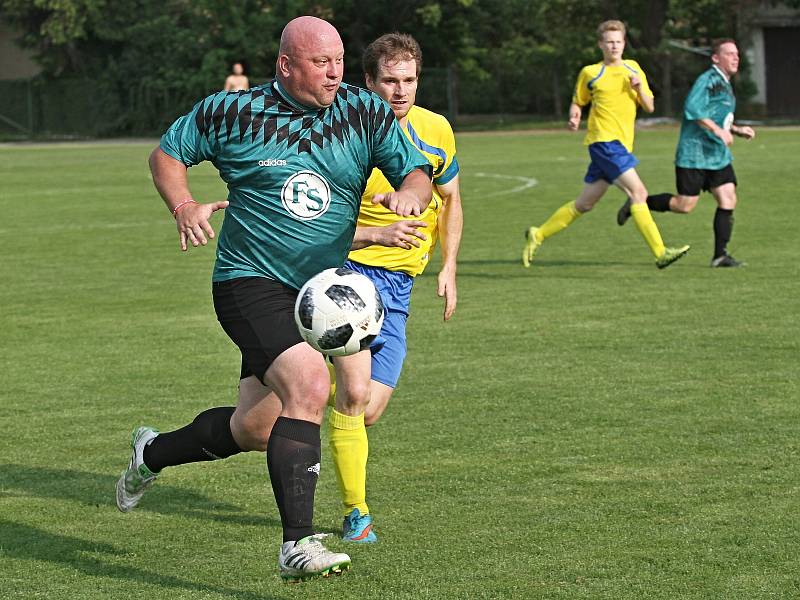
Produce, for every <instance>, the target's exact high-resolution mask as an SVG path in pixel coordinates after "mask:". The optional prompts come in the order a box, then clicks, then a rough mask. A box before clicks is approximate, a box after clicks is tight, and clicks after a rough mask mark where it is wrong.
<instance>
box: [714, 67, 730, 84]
mask: <svg viewBox="0 0 800 600" xmlns="http://www.w3.org/2000/svg"><path fill="white" fill-rule="evenodd" d="M711 67H712V68H714V69H716V70H717V73H719V74H720V75H722V78H723V79H724V80H725V81H727V82H728V83H730V81H731V80H730V78H729V77H728V76H727V75H725V73H724V72H723V71H722V69H720V68H719V67H718V66H717V65H711Z"/></svg>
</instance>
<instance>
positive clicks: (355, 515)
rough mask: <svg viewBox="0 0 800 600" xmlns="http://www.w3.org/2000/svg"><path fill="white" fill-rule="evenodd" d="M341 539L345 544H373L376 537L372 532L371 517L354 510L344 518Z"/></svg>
mask: <svg viewBox="0 0 800 600" xmlns="http://www.w3.org/2000/svg"><path fill="white" fill-rule="evenodd" d="M342 539H343V540H344V541H346V542H357V543H359V544H374V543H375V542H377V541H378V536H377V535H375V532H374V531H372V517H371V516H370V515H362V514H361V512H360V511H359V510H358V509H357V508H354V509H353V510H352V511H351V512H350V514H349V515H347V516H346V517H345V518H344V523H343V524H342Z"/></svg>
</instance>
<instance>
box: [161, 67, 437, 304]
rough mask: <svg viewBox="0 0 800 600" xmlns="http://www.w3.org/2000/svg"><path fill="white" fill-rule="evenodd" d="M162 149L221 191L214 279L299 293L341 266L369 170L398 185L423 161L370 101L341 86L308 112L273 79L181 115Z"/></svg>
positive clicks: (424, 165)
mask: <svg viewBox="0 0 800 600" xmlns="http://www.w3.org/2000/svg"><path fill="white" fill-rule="evenodd" d="M161 149H162V150H163V151H164V152H165V153H167V154H169V155H170V156H172V157H173V158H175V159H177V160H179V161H181V162H182V163H183V164H184V165H186V166H187V167H190V166H192V165H196V164H198V163H200V162H202V161H204V160H209V161H211V162H212V163H213V165H214V166H215V167H216V168H217V170H218V171H219V174H220V177H221V178H222V179H223V180H224V181H225V182H226V183H227V184H228V200H229V202H230V204H229V206H228V208H227V209H226V210H225V219H224V220H223V223H222V229H221V230H220V235H219V240H218V243H217V259H216V263H215V265H214V274H213V280H214V281H225V280H228V279H234V278H237V277H267V278H269V279H273V280H275V281H279V282H281V283H283V284H285V285H287V286H289V287H292V288H295V289H299V288H300V287H302V286H303V284H304V283H305V282H306V281H308V280H309V279H310V278H311V277H313V276H314V275H316V274H317V273H319V272H320V271H322V270H324V269H327V268H330V267H339V266H341V265H342V264H344V261H345V259H346V258H347V254H348V252H349V251H350V245H351V243H352V241H353V235H354V234H355V228H356V217H357V216H358V209H359V205H360V203H361V194H362V193H363V191H364V187H365V186H366V182H367V178H368V177H369V175H370V173H371V172H372V169H373V167H377V168H379V169H380V170H381V171H382V172H383V173H385V174H386V176H387V177H388V178H389V179H390V181H391V182H392V185H393V186H395V187H397V186H399V185H400V184H401V182H402V180H403V178H404V177H405V176H406V175H407V174H408V173H410V172H411V171H413V170H415V169H422V170H424V171H425V172H427V173H428V174H429V175H430V173H431V167H430V163H429V162H428V160H427V159H426V158H425V157H424V156H423V155H422V154H421V153H420V152H419V151H418V150H417V149H416V148H415V147H414V145H413V144H412V143H411V142H409V141H408V138H406V136H405V135H403V131H402V129H401V128H400V126H399V125H398V124H397V120H396V119H395V116H394V113H393V112H392V110H391V108H389V105H388V104H387V103H386V102H384V101H383V100H382V99H381V98H380V97H379V96H378V95H376V94H373V93H372V92H368V91H366V90H362V89H360V88H357V87H353V86H350V85H345V84H342V85H341V87H340V88H339V90H338V93H337V94H336V99H335V100H334V102H333V104H331V105H330V106H329V107H327V108H313V109H312V108H308V107H305V106H302V105H301V104H299V103H298V102H296V101H295V100H294V99H292V98H291V97H290V96H289V95H288V94H287V93H286V92H285V90H283V88H282V87H281V85H280V84H279V83H278V82H277V81H272V82H270V83H268V84H265V85H263V86H258V87H255V88H252V89H250V90H247V91H242V92H219V93H216V94H212V95H211V96H208V97H207V98H205V99H204V100H202V101H201V102H199V103H198V104H197V105H196V106H195V107H194V109H193V110H192V112H190V113H189V114H187V115H184V116H182V117H180V118H179V119H178V120H177V121H175V123H173V124H172V126H171V127H170V128H169V129H168V130H167V132H166V133H165V134H164V136H163V137H162V138H161Z"/></svg>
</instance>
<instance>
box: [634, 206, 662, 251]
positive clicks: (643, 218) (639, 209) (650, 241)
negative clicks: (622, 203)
mask: <svg viewBox="0 0 800 600" xmlns="http://www.w3.org/2000/svg"><path fill="white" fill-rule="evenodd" d="M631 216H632V217H633V222H634V223H636V228H637V229H638V230H639V233H641V234H642V237H643V238H644V241H645V242H647V245H648V246H650V251H651V252H652V253H653V256H655V257H656V258H659V257H660V256H661V255H662V254H664V242H663V240H662V239H661V233H660V232H659V231H658V225H656V222H655V221H654V220H653V215H651V214H650V209H649V208H647V204H644V203H642V204H631Z"/></svg>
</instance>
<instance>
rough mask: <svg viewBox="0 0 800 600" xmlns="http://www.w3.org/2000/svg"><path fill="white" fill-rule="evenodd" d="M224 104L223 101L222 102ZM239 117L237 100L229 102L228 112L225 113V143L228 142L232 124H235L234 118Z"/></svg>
mask: <svg viewBox="0 0 800 600" xmlns="http://www.w3.org/2000/svg"><path fill="white" fill-rule="evenodd" d="M222 104H224V101H223V102H222ZM238 116H239V99H238V98H236V99H235V100H234V101H233V102H231V104H230V106H228V110H226V111H225V133H226V134H227V135H226V136H225V141H226V142H228V141H230V139H231V132H232V131H233V124H234V123H235V122H236V117H238Z"/></svg>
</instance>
